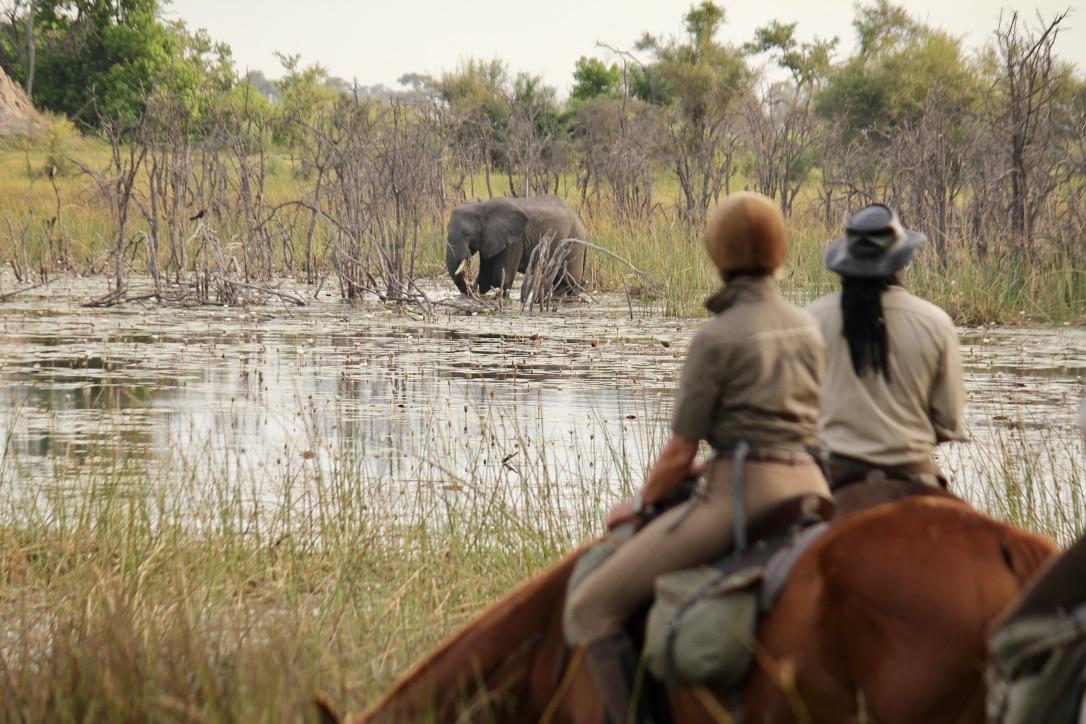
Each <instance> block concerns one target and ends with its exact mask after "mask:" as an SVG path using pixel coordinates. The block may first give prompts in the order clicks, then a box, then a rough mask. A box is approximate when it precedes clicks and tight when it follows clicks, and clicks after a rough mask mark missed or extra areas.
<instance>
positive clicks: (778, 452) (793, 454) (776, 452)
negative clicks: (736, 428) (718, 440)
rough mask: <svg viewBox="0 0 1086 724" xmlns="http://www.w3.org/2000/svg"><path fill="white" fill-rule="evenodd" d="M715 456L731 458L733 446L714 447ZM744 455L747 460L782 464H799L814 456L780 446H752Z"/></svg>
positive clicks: (733, 453)
mask: <svg viewBox="0 0 1086 724" xmlns="http://www.w3.org/2000/svg"><path fill="white" fill-rule="evenodd" d="M716 456H717V457H718V458H720V459H721V460H731V459H732V458H734V457H735V448H733V447H726V448H716ZM744 457H745V459H746V460H747V461H748V462H756V463H780V464H783V465H799V464H801V463H809V462H811V461H813V460H814V456H813V455H811V454H810V453H809V452H807V451H806V450H802V449H800V448H796V449H791V448H782V447H752V448H751V449H750V450H748V451H747V454H746V455H745V456H744Z"/></svg>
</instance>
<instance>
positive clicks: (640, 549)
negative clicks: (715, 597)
mask: <svg viewBox="0 0 1086 724" xmlns="http://www.w3.org/2000/svg"><path fill="white" fill-rule="evenodd" d="M743 492H744V507H745V508H746V515H745V517H746V519H747V520H749V519H750V518H752V517H754V516H756V515H758V514H759V513H760V512H762V511H764V510H766V509H767V508H769V507H771V506H773V505H774V504H775V503H778V502H781V501H783V500H785V499H787V498H791V497H793V496H796V495H802V494H803V493H819V494H821V495H824V496H825V497H827V498H828V497H830V490H829V486H828V485H827V484H826V478H825V477H824V476H823V474H822V470H821V468H820V467H819V466H818V464H817V463H815V461H814V458H812V457H811V456H810V455H808V454H806V453H799V452H797V453H794V454H793V461H792V462H753V461H749V460H748V461H747V462H745V463H744V465H743ZM733 511H734V490H733V486H732V460H730V459H727V458H715V459H713V460H711V461H709V462H708V463H707V464H706V469H705V484H704V486H703V489H702V491H701V494H700V496H699V498H698V500H697V502H695V503H694V504H693V506H692V507H691V508H690V510H689V511H686V506H685V505H679V506H678V507H676V508H673V509H671V510H669V511H667V512H666V513H664V514H663V515H661V516H660V517H658V518H656V519H655V520H654V521H652V522H651V523H649V524H648V525H647V526H645V527H644V528H643V529H641V530H640V531H639V532H638V533H637V534H636V535H635V536H633V537H632V538H631V539H630V540H628V541H627V542H626V543H624V544H623V545H622V546H621V547H620V548H619V549H618V550H617V551H615V553H614V554H613V555H611V557H610V558H608V559H607V560H606V561H604V562H603V563H602V564H601V565H600V567H599V568H597V569H596V570H595V571H593V572H592V573H591V574H589V576H588V577H587V578H586V579H585V580H584V582H583V583H582V584H581V585H580V586H579V587H578V588H577V590H576V591H574V592H573V596H572V597H571V599H570V602H569V605H570V607H571V610H570V614H571V615H572V618H573V623H574V626H575V627H576V628H577V631H578V633H579V635H580V636H579V637H580V640H581V643H583V644H589V643H591V642H593V641H595V640H596V639H598V638H600V637H602V636H605V635H607V634H610V633H613V632H615V631H618V630H620V629H621V628H622V627H623V626H624V625H625V624H626V620H627V619H628V618H629V617H630V616H632V615H633V614H634V613H636V612H637V611H638V610H639V609H641V608H642V607H643V606H645V605H647V604H648V603H649V602H650V601H651V600H652V597H653V581H654V580H655V579H656V577H657V576H658V575H660V574H661V573H667V572H669V571H677V570H681V569H683V568H689V567H691V566H696V565H699V564H701V563H706V562H708V561H711V560H713V559H715V558H717V557H719V556H721V555H723V554H724V553H726V552H727V551H729V550H730V549H731V548H732V547H733V544H734V535H735V517H734V513H733ZM681 516H685V517H682V518H681V520H680V517H681ZM677 520H678V521H679V522H678V524H677V525H675V526H674V527H673V524H674V523H675V522H676V521H677Z"/></svg>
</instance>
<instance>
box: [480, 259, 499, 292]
mask: <svg viewBox="0 0 1086 724" xmlns="http://www.w3.org/2000/svg"><path fill="white" fill-rule="evenodd" d="M495 259H497V257H491V258H490V259H482V258H480V259H479V274H478V276H476V277H475V283H476V285H478V287H479V294H480V295H482V294H486V293H487V292H489V291H490V290H491V289H493V288H494V287H496V286H498V285H499V284H501V271H500V270H499V269H498V268H497V264H495ZM495 272H497V277H496V276H495Z"/></svg>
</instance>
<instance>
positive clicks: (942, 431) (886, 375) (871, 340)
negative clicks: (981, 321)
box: [807, 204, 968, 487]
mask: <svg viewBox="0 0 1086 724" xmlns="http://www.w3.org/2000/svg"><path fill="white" fill-rule="evenodd" d="M845 232H846V233H845V236H843V237H842V238H840V239H838V240H837V241H836V242H835V243H834V244H833V245H832V246H830V247H829V249H828V250H827V251H826V266H827V267H828V268H829V269H831V270H833V271H835V272H837V273H838V274H840V275H841V280H842V291H841V292H840V293H838V294H831V295H829V296H825V297H822V298H821V299H818V300H817V301H815V302H813V303H812V304H811V305H809V306H808V307H807V311H809V312H810V313H811V314H812V315H813V316H814V317H815V319H817V320H818V323H819V324H820V325H821V327H822V331H823V333H824V334H825V337H826V348H827V354H828V356H829V357H828V360H829V361H828V365H827V372H826V380H825V384H824V386H823V395H822V412H821V415H820V417H819V421H820V422H821V423H822V440H823V442H824V443H825V444H826V446H827V447H829V450H830V453H831V458H830V475H831V485H832V486H834V487H838V486H840V485H845V484H847V483H849V482H853V481H855V480H861V479H867V478H869V477H870V475H871V474H872V473H874V474H876V475H884V474H889V475H890V476H891V477H901V476H902V474H904V475H906V476H911V477H913V478H915V479H916V480H918V481H920V482H925V483H935V484H940V485H943V486H944V487H945V485H946V480H945V478H944V477H943V475H942V473H941V471H940V470H939V467H938V465H936V463H935V462H934V461H933V460H932V457H931V456H932V452H933V451H934V449H935V448H936V446H937V445H938V444H939V443H942V442H946V441H950V440H967V439H968V437H967V436H966V434H965V432H964V430H963V418H962V408H963V405H964V401H965V389H964V385H963V383H962V370H961V356H960V351H959V348H958V333H957V331H956V330H955V329H954V324H953V322H952V321H951V320H950V317H949V316H948V315H947V314H946V312H944V311H943V310H942V309H940V308H939V307H937V306H935V305H934V304H931V303H930V302H926V301H924V300H923V299H919V298H918V297H915V296H913V295H912V294H910V293H909V292H907V291H906V290H905V288H904V287H903V286H902V285H901V278H902V272H903V270H904V269H905V267H906V266H907V265H908V264H909V262H910V261H911V260H912V258H913V256H914V255H915V254H916V252H917V251H918V250H919V249H920V247H921V246H922V245H923V244H924V242H925V241H926V238H925V237H924V235H923V234H918V233H917V232H915V231H910V230H908V229H905V228H904V227H903V226H902V225H901V222H900V221H899V220H898V216H897V213H896V212H895V211H894V210H893V209H891V208H890V207H888V206H885V205H883V204H873V205H871V206H868V207H865V208H863V209H861V210H860V211H858V212H856V213H855V214H854V215H853V216H852V217H850V218H849V220H848V221H847V222H846V224H845Z"/></svg>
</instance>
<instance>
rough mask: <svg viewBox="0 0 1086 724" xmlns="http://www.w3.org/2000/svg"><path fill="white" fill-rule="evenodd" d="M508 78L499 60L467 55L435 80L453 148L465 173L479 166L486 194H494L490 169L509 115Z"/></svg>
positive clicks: (493, 163) (473, 191) (496, 160)
mask: <svg viewBox="0 0 1086 724" xmlns="http://www.w3.org/2000/svg"><path fill="white" fill-rule="evenodd" d="M508 82H509V74H508V71H507V70H506V68H505V63H503V62H502V61H500V60H498V59H494V60H491V61H481V60H475V59H470V60H468V61H467V62H466V63H461V64H460V66H458V67H457V69H456V70H455V71H451V72H445V73H442V75H441V78H440V79H438V81H437V82H436V84H435V85H436V90H437V95H438V99H439V101H440V102H441V103H442V104H443V105H444V107H445V109H446V110H447V111H448V112H449V117H450V125H451V128H450V134H451V136H452V140H451V146H452V148H453V151H454V153H456V156H457V158H458V160H459V161H460V164H461V166H462V167H463V168H464V169H465V171H466V172H467V174H469V176H470V175H471V174H473V173H474V171H475V170H476V169H477V168H478V167H479V166H482V168H483V171H484V174H485V176H486V190H487V194H488V195H489V196H493V195H494V189H493V184H492V182H491V171H492V169H493V168H494V165H495V164H496V163H498V162H499V161H500V144H499V140H500V135H501V133H502V131H503V129H504V128H505V127H506V125H507V122H508V119H509V106H508V104H507V103H506V102H505V88H506V85H507V84H508ZM471 195H472V196H474V195H475V189H474V187H472V189H471Z"/></svg>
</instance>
